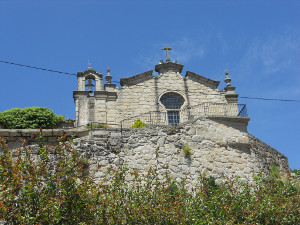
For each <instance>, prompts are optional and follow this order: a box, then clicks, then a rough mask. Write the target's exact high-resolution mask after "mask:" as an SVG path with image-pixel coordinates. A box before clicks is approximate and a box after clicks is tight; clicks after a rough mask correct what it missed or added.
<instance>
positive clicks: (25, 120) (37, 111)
mask: <svg viewBox="0 0 300 225" xmlns="http://www.w3.org/2000/svg"><path fill="white" fill-rule="evenodd" d="M63 120H64V117H63V116H56V115H55V114H54V112H53V111H52V110H50V109H48V108H46V107H26V108H23V109H20V108H14V109H10V110H6V111H4V112H2V113H0V123H1V124H2V125H3V126H4V128H6V129H38V128H40V127H42V128H44V129H48V128H54V126H56V125H57V124H59V123H61V122H62V121H63Z"/></svg>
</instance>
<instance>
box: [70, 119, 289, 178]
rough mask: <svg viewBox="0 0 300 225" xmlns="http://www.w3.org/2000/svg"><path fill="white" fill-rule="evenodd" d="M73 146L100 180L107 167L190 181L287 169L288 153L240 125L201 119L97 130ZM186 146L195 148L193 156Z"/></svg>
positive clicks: (243, 124) (78, 140)
mask: <svg viewBox="0 0 300 225" xmlns="http://www.w3.org/2000/svg"><path fill="white" fill-rule="evenodd" d="M74 142H75V144H76V146H77V148H78V149H79V151H80V152H81V154H82V155H83V157H86V158H87V159H89V163H90V171H91V173H93V174H95V176H96V178H97V179H99V180H101V178H103V177H104V176H105V172H106V169H107V168H108V167H109V166H113V167H118V166H121V165H126V166H127V167H128V168H130V169H131V170H133V169H136V170H139V171H145V170H147V169H149V168H150V167H157V168H158V171H159V173H160V174H163V173H164V172H165V171H166V168H168V170H169V172H170V174H171V176H172V177H174V178H176V179H178V180H180V179H183V178H184V177H186V176H187V175H189V178H190V181H191V182H193V181H196V178H197V176H198V172H203V173H206V174H207V175H211V176H214V177H216V178H218V179H221V178H222V176H223V175H225V176H240V177H242V178H243V179H247V180H251V175H252V174H253V173H258V172H260V171H261V172H263V173H265V174H268V173H269V168H270V165H271V164H272V163H275V164H276V165H278V166H279V167H280V169H281V170H282V171H286V170H289V166H288V161H287V158H286V157H285V156H284V155H282V154H281V153H279V152H278V151H276V150H275V149H273V148H271V147H270V146H268V145H266V144H265V143H263V142H262V141H259V140H258V139H256V138H254V137H253V136H252V135H250V134H248V133H247V131H246V125H245V123H243V122H239V121H221V120H218V119H198V120H195V121H193V122H192V123H187V124H185V125H182V126H179V127H177V128H174V127H165V126H152V127H150V126H149V127H144V128H140V129H132V130H126V131H123V132H122V133H121V132H120V130H118V129H110V130H96V131H92V132H90V134H89V137H84V138H79V139H75V140H74ZM183 146H189V147H190V148H191V155H190V156H186V155H185V154H184V152H183ZM99 168H101V169H99ZM127 179H128V180H130V179H131V177H130V176H129V175H128V176H127Z"/></svg>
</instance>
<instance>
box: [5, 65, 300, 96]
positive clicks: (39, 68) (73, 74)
mask: <svg viewBox="0 0 300 225" xmlns="http://www.w3.org/2000/svg"><path fill="white" fill-rule="evenodd" d="M0 62H1V63H7V64H11V65H14V66H22V67H27V68H31V69H37V70H44V71H48V72H53V73H60V74H66V75H71V76H77V75H76V74H75V73H67V72H62V71H58V70H52V69H46V68H41V67H35V66H29V65H23V64H19V63H14V62H7V61H3V60H0ZM112 82H114V83H120V82H118V81H112ZM135 86H143V85H138V84H135ZM175 91H176V90H175ZM203 94H206V93H203ZM210 95H218V94H210ZM239 98H245V99H252V100H264V101H280V102H300V100H295V99H277V98H260V97H245V96H239Z"/></svg>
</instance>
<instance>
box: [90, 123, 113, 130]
mask: <svg viewBox="0 0 300 225" xmlns="http://www.w3.org/2000/svg"><path fill="white" fill-rule="evenodd" d="M87 128H88V129H92V128H93V129H94V128H95V129H96V128H110V126H109V125H108V124H105V123H92V124H88V125H87Z"/></svg>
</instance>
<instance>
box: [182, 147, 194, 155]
mask: <svg viewBox="0 0 300 225" xmlns="http://www.w3.org/2000/svg"><path fill="white" fill-rule="evenodd" d="M182 151H183V153H184V155H185V156H186V157H189V156H191V155H192V152H191V147H190V146H189V145H188V144H186V145H183V146H182Z"/></svg>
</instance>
